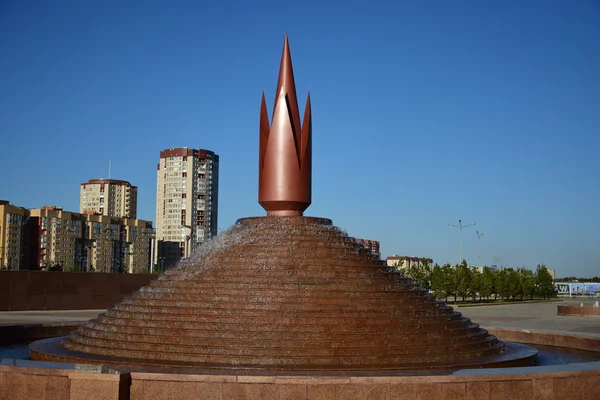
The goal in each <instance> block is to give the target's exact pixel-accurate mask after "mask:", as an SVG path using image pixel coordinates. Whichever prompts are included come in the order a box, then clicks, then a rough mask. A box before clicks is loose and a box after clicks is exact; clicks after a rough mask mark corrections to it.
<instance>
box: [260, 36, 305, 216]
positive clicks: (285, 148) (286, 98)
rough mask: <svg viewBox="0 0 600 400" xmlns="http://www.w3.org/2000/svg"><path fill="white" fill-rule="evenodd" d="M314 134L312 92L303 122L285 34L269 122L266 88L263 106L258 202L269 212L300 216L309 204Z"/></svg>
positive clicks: (261, 110)
mask: <svg viewBox="0 0 600 400" xmlns="http://www.w3.org/2000/svg"><path fill="white" fill-rule="evenodd" d="M311 136H312V120H311V112H310V93H309V94H308V98H307V99H306V109H305V111H304V122H303V124H302V125H300V112H299V110H298V100H297V98H296V85H295V83H294V71H293V69H292V57H291V55H290V45H289V43H288V38H287V35H286V37H285V43H284V45H283V54H282V55H281V65H280V67H279V80H278V82H277V91H276V98H275V105H274V106H273V119H272V123H271V125H270V126H269V116H268V113H267V104H266V102H265V94H264V92H263V95H262V103H261V106H260V154H259V169H258V203H259V204H260V205H261V206H262V207H263V208H264V209H265V210H266V211H267V215H269V216H271V215H272V216H299V215H302V213H303V212H304V210H306V209H307V208H308V206H310V203H311V174H312V171H311V169H312V150H311Z"/></svg>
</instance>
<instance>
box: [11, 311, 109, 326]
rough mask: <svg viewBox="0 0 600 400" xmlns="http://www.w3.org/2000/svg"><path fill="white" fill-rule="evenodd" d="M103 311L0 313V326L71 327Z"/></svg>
mask: <svg viewBox="0 0 600 400" xmlns="http://www.w3.org/2000/svg"><path fill="white" fill-rule="evenodd" d="M104 311H105V310H72V311H1V312H0V326H7V325H31V324H43V325H48V324H50V325H71V324H75V323H82V322H85V321H87V320H89V319H92V318H96V316H97V315H98V314H99V313H101V312H104Z"/></svg>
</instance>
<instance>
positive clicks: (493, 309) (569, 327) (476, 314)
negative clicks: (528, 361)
mask: <svg viewBox="0 0 600 400" xmlns="http://www.w3.org/2000/svg"><path fill="white" fill-rule="evenodd" d="M582 302H583V304H584V305H585V306H592V305H593V303H594V300H591V299H583V300H571V299H567V300H564V301H556V302H546V303H525V304H507V305H498V306H476V307H458V308H456V309H457V310H458V311H459V312H461V313H463V315H465V316H467V317H469V318H470V319H471V320H472V321H474V322H476V323H478V324H480V325H483V326H495V327H511V328H525V329H542V330H561V331H571V332H583V333H597V334H600V318H595V317H571V316H560V315H556V312H557V306H558V305H571V306H579V305H580V304H581V303H582Z"/></svg>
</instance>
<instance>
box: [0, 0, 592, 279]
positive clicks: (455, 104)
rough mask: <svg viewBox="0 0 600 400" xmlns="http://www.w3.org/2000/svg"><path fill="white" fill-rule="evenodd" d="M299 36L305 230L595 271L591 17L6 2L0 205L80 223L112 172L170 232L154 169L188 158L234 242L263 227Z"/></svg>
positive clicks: (566, 4)
mask: <svg viewBox="0 0 600 400" xmlns="http://www.w3.org/2000/svg"><path fill="white" fill-rule="evenodd" d="M285 32H287V33H288V34H289V37H290V45H291V50H292V59H293V63H294V69H295V75H296V87H297V91H298V95H299V101H300V103H301V104H302V105H303V104H304V102H305V100H306V94H307V92H308V91H310V92H311V98H312V105H313V153H314V159H313V171H314V172H313V173H314V176H313V205H312V206H311V207H310V208H309V209H308V210H307V215H314V216H324V217H329V218H332V219H333V221H334V223H335V224H336V225H338V226H340V227H342V228H345V229H346V230H347V231H348V232H349V233H350V234H351V235H353V236H357V237H362V238H369V239H377V240H380V241H381V244H382V252H383V254H384V256H387V255H390V254H392V253H397V254H402V255H413V256H419V257H424V256H429V257H432V258H434V259H435V261H437V262H439V263H440V264H441V263H445V262H456V261H458V253H459V246H458V242H459V232H458V230H457V229H455V228H451V227H449V226H448V225H447V224H448V222H455V223H456V222H457V220H458V219H459V218H461V219H462V220H463V221H464V222H465V223H469V222H476V223H477V225H476V227H471V228H467V229H465V230H464V231H463V234H464V247H463V255H464V257H465V258H467V260H468V261H469V262H470V263H471V264H488V265H489V264H492V263H494V264H502V265H505V266H511V267H516V266H523V265H524V266H528V267H535V265H536V264H538V263H542V262H543V263H546V265H547V266H548V267H550V268H556V269H557V273H558V275H559V276H564V275H579V276H593V275H599V274H600V261H599V260H600V237H599V226H600V212H599V204H600V183H599V182H600V180H599V175H600V161H599V159H600V155H599V154H598V151H599V149H600V139H599V136H600V2H598V1H593V0H580V1H566V0H565V1H533V0H530V1H496V2H491V1H488V2H481V1H427V2H423V1H400V2H393V1H381V2H379V1H360V2H359V1H343V2H342V1H331V2H324V1H295V2H291V1H283V2H274V1H272V2H271V1H262V2H260V1H258V2H253V1H252V2H251V1H246V0H241V1H236V2H231V1H221V2H203V1H189V2H187V1H174V2H167V1H108V0H105V1H97V2H91V1H78V0H77V1H75V0H74V1H61V0H56V1H17V0H12V1H10V0H9V1H7V0H4V1H2V0H0V135H1V143H2V155H1V156H0V169H1V171H2V174H1V175H0V176H1V178H0V179H1V180H0V198H1V199H7V200H10V201H11V202H12V203H14V204H18V205H22V206H25V207H30V208H33V207H35V208H37V207H41V206H43V205H47V204H52V205H59V206H63V207H64V208H65V209H66V210H72V211H77V210H78V204H79V184H80V183H82V182H85V181H87V180H88V179H90V178H99V177H106V176H107V175H108V161H109V160H112V177H113V178H116V179H124V180H128V181H130V182H131V183H132V184H134V185H137V186H138V187H139V200H138V201H139V204H138V207H139V214H138V217H139V218H141V219H149V220H154V219H155V217H154V215H155V199H156V163H157V162H158V159H159V152H160V150H161V149H164V148H168V147H179V146H188V147H194V148H206V149H210V150H213V151H215V152H216V153H218V154H219V155H220V157H221V181H220V188H221V190H220V204H219V207H220V212H219V221H220V222H219V226H223V227H226V226H229V225H231V224H233V223H234V222H235V220H236V219H237V218H240V217H244V216H254V215H264V212H263V210H262V208H261V207H260V206H259V205H258V204H257V189H256V187H257V174H258V172H257V163H258V161H257V157H258V155H257V153H258V118H259V107H260V97H261V94H262V92H263V91H265V94H266V96H267V102H268V106H269V109H271V108H272V106H273V98H274V91H275V86H276V83H277V72H278V67H279V60H280V56H281V48H282V44H283V36H284V34H285ZM302 111H303V106H302ZM476 229H477V230H479V231H480V232H483V233H484V235H483V237H482V239H481V241H480V250H479V252H480V254H481V258H479V259H478V250H477V236H476V234H475V230H476Z"/></svg>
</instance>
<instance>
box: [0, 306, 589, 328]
mask: <svg viewBox="0 0 600 400" xmlns="http://www.w3.org/2000/svg"><path fill="white" fill-rule="evenodd" d="M580 303H581V300H565V301H560V302H551V303H531V304H509V305H500V306H478V307H458V308H457V310H458V311H460V312H461V313H463V315H465V316H466V317H468V318H470V319H471V320H472V321H474V322H477V323H478V324H480V325H484V326H498V327H515V328H526V329H552V330H563V331H574V332H587V333H598V334H600V318H594V317H565V316H558V315H556V306H557V305H559V304H561V305H579V304H580ZM583 303H584V305H589V306H591V305H592V304H593V301H592V300H584V301H583ZM101 312H104V310H78V311H10V312H0V326H6V325H29V324H44V325H46V324H50V325H65V324H75V323H82V322H85V321H87V320H89V319H91V318H95V317H96V316H97V315H98V314H99V313H101Z"/></svg>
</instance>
